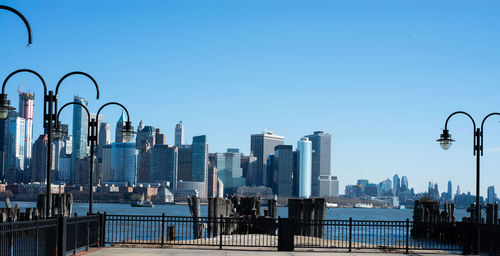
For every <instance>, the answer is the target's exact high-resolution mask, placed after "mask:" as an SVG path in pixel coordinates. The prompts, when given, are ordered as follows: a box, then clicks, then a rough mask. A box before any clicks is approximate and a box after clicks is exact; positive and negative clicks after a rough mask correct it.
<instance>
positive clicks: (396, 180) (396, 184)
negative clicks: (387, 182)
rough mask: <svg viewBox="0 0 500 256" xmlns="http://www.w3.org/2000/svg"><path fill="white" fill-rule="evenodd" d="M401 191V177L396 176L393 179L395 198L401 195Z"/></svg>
mask: <svg viewBox="0 0 500 256" xmlns="http://www.w3.org/2000/svg"><path fill="white" fill-rule="evenodd" d="M400 189H401V180H400V179H399V176H398V175H397V174H396V175H394V177H393V178H392V190H393V191H394V195H395V196H397V195H398V194H399V190H400Z"/></svg>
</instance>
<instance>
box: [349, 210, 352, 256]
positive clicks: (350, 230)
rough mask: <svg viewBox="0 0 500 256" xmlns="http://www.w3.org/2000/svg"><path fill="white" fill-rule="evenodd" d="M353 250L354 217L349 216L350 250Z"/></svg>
mask: <svg viewBox="0 0 500 256" xmlns="http://www.w3.org/2000/svg"><path fill="white" fill-rule="evenodd" d="M351 251H352V217H349V252H351Z"/></svg>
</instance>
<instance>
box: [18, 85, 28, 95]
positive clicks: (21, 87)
mask: <svg viewBox="0 0 500 256" xmlns="http://www.w3.org/2000/svg"><path fill="white" fill-rule="evenodd" d="M25 83H26V82H23V84H22V85H21V86H18V87H17V92H18V93H19V94H21V93H22V90H23V88H24V84H25Z"/></svg>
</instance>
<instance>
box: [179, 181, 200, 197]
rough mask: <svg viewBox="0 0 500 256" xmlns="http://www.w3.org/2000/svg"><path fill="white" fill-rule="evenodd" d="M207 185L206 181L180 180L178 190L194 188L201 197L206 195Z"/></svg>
mask: <svg viewBox="0 0 500 256" xmlns="http://www.w3.org/2000/svg"><path fill="white" fill-rule="evenodd" d="M206 186H207V184H206V183H205V182H198V181H179V182H178V183H177V190H194V191H196V192H198V193H197V195H198V196H200V197H205V195H206V191H205V189H206ZM172 193H173V191H172Z"/></svg>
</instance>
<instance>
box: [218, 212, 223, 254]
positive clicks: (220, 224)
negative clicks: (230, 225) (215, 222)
mask: <svg viewBox="0 0 500 256" xmlns="http://www.w3.org/2000/svg"><path fill="white" fill-rule="evenodd" d="M222 220H223V217H222V215H221V216H220V223H219V226H220V229H219V232H220V234H219V235H220V241H219V242H220V243H219V250H222Z"/></svg>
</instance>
